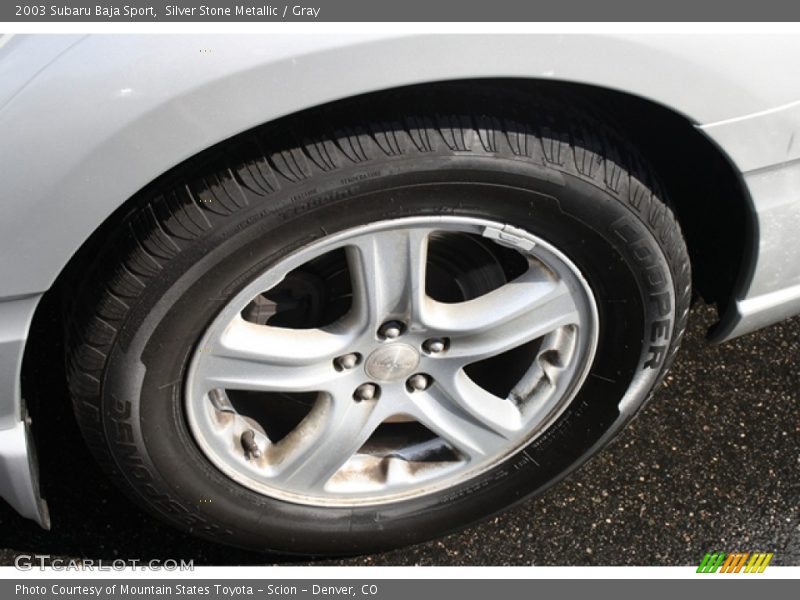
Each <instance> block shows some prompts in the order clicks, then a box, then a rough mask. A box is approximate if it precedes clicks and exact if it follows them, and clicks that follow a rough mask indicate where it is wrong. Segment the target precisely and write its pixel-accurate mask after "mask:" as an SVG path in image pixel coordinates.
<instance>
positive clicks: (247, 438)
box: [239, 429, 261, 458]
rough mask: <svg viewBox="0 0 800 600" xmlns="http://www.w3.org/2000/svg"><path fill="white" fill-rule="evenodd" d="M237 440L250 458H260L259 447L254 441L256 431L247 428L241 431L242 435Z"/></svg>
mask: <svg viewBox="0 0 800 600" xmlns="http://www.w3.org/2000/svg"><path fill="white" fill-rule="evenodd" d="M239 441H240V442H241V443H242V448H244V451H245V452H246V453H247V454H248V455H249V456H250V458H260V457H261V448H259V447H258V444H257V443H256V432H255V431H253V430H252V429H247V430H246V431H244V433H242V437H241V438H239Z"/></svg>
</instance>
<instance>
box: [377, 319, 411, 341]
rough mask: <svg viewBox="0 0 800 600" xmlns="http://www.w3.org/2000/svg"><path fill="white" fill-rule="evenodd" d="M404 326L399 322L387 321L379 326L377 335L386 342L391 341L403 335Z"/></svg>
mask: <svg viewBox="0 0 800 600" xmlns="http://www.w3.org/2000/svg"><path fill="white" fill-rule="evenodd" d="M404 329H405V326H404V325H403V324H402V323H401V322H400V321H388V322H386V323H384V324H383V325H381V328H380V329H379V330H378V335H379V336H381V337H382V338H385V339H387V340H393V339H395V338H397V337H399V336H400V334H401V333H403V330H404Z"/></svg>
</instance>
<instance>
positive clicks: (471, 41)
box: [0, 35, 800, 298]
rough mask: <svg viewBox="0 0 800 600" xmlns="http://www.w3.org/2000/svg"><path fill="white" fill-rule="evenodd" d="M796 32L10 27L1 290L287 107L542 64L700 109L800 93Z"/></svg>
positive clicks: (538, 72) (575, 78) (59, 260)
mask: <svg viewBox="0 0 800 600" xmlns="http://www.w3.org/2000/svg"><path fill="white" fill-rule="evenodd" d="M65 37H70V36H65ZM796 46H797V41H796V39H794V38H792V37H790V36H787V37H786V38H782V37H781V36H772V37H770V44H768V45H765V44H764V43H763V38H760V37H759V36H750V37H747V36H725V35H697V36H687V35H646V36H644V35H642V36H636V35H621V36H615V35H602V36H599V35H499V36H480V35H427V36H426V35H414V36H390V35H380V36H365V35H350V36H341V35H319V36H308V35H302V36H300V35H298V36H285V35H269V36H249V35H241V36H202V37H196V36H158V35H152V36H127V35H125V36H87V37H84V38H80V39H78V40H75V39H64V40H60V41H53V39H52V38H50V37H48V36H32V37H25V36H22V37H18V36H17V37H14V38H13V39H11V40H10V41H9V42H8V43H6V44H5V47H3V48H2V49H0V65H3V63H4V62H7V61H8V62H10V63H11V64H10V65H7V66H5V67H3V70H2V71H1V72H2V74H3V77H2V78H0V81H2V83H1V84H0V101H4V104H3V106H2V108H1V109H0V153H2V155H3V160H2V162H0V164H2V165H3V166H2V171H3V177H2V180H3V219H2V220H0V239H3V240H4V241H5V243H6V247H7V248H13V249H14V251H13V252H4V253H2V254H0V298H3V297H6V298H8V297H14V296H16V297H18V296H23V295H28V294H35V293H41V292H43V291H45V290H47V289H48V288H49V287H50V286H51V285H52V283H53V281H54V280H55V278H56V277H57V275H58V274H59V273H60V271H61V270H62V268H63V267H64V266H65V264H66V263H67V262H68V260H69V258H70V257H71V256H72V255H73V254H74V253H75V251H76V250H77V249H78V247H79V246H80V245H81V244H82V243H83V242H84V241H85V240H86V238H87V237H88V236H89V235H90V234H91V233H92V231H94V230H95V229H96V228H97V227H98V226H99V224H100V223H102V221H103V220H104V219H106V218H107V217H108V216H109V215H110V214H111V213H112V212H113V211H114V210H115V209H116V208H117V207H119V206H120V205H121V204H122V203H123V202H125V200H127V199H128V198H130V197H131V196H132V195H133V194H134V193H135V192H136V191H138V190H139V189H141V188H142V187H143V186H145V185H146V184H147V183H148V182H150V181H152V180H153V179H155V178H156V177H157V176H158V175H160V174H161V173H163V172H164V171H166V170H168V169H169V168H171V167H173V166H174V165H176V164H178V163H180V162H181V161H183V160H185V159H187V158H189V157H190V156H192V155H193V154H196V153H197V152H199V151H200V150H203V149H205V148H207V147H209V146H211V145H213V144H215V143H218V142H220V141H222V140H224V139H226V138H228V137H230V136H232V135H234V134H236V133H239V132H241V131H244V130H247V129H249V128H251V127H255V126H257V125H259V124H262V123H265V122H268V121H271V120H274V119H277V118H279V117H281V116H284V115H287V114H289V113H293V112H296V111H298V110H302V109H305V108H310V107H313V106H317V105H320V104H323V103H326V102H330V101H333V100H337V99H341V98H345V97H349V96H354V95H358V94H362V93H367V92H371V91H377V90H382V89H387V88H392V87H396V86H402V85H409V84H415V83H423V82H431V81H442V80H454V79H467V78H481V77H509V78H544V79H551V80H563V81H571V82H579V83H586V84H592V85H597V86H602V87H607V88H613V89H616V90H620V91H624V92H627V93H630V94H633V95H636V96H640V97H643V98H648V99H650V100H653V101H655V102H657V103H660V104H662V105H665V106H667V107H669V108H671V109H672V110H674V111H676V112H679V113H681V114H683V115H685V116H686V117H687V118H688V119H690V120H691V121H692V122H694V123H697V124H708V123H713V122H716V121H723V120H726V119H733V118H738V117H741V116H742V115H747V114H749V113H754V112H758V111H763V110H766V109H768V108H770V107H772V106H777V105H780V104H782V103H787V102H790V101H793V100H796V99H797V98H800V79H798V78H797V77H795V76H794V75H795V74H796V73H797V72H799V71H800V52H797V48H796ZM43 47H46V48H43ZM48 49H49V50H50V51H51V53H52V54H54V56H52V57H51V60H50V61H49V62H47V60H46V58H45V59H43V58H42V55H47V53H48ZM26 57H31V58H26ZM37 59H38V60H37ZM43 63H44V65H43ZM6 73H11V74H12V75H13V76H8V77H7V76H6ZM775 81H781V85H780V86H777V87H776V86H775V85H774V82H775ZM15 85H17V86H21V89H16V90H15V89H12V88H13V86H15ZM712 100H713V101H712ZM20 261H23V262H24V264H25V268H24V269H21V268H20Z"/></svg>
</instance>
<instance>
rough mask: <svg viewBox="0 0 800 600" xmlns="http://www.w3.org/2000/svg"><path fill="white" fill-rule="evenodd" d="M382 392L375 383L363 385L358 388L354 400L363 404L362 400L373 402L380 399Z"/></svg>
mask: <svg viewBox="0 0 800 600" xmlns="http://www.w3.org/2000/svg"><path fill="white" fill-rule="evenodd" d="M380 391H381V389H380V388H379V387H378V386H377V385H375V384H374V383H362V384H361V385H360V386H358V387H357V388H356V391H355V392H353V400H355V401H356V402H361V401H362V400H372V399H373V398H377V397H378V394H380Z"/></svg>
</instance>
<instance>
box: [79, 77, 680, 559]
mask: <svg viewBox="0 0 800 600" xmlns="http://www.w3.org/2000/svg"><path fill="white" fill-rule="evenodd" d="M127 209H128V210H127V212H126V213H125V214H124V215H121V216H120V217H119V219H118V222H117V223H116V233H115V235H113V236H110V237H109V239H108V241H107V243H106V247H105V248H103V249H102V251H101V252H98V253H97V258H96V260H95V262H94V264H91V265H89V268H88V269H87V274H86V278H85V281H84V284H83V286H82V291H81V293H80V294H79V295H78V296H77V297H76V299H75V304H74V306H75V309H74V315H73V321H74V324H75V326H74V327H73V328H72V330H73V332H72V337H71V340H70V349H69V364H70V369H69V373H70V388H71V392H72V396H73V398H74V401H75V406H76V414H77V416H78V420H79V422H80V424H81V426H82V428H83V430H84V432H85V434H86V439H87V442H88V443H89V445H90V446H91V447H92V449H93V451H94V453H95V454H96V456H97V457H98V459H99V460H100V462H101V463H102V464H103V465H104V466H105V467H106V469H107V470H108V471H109V473H110V474H111V475H112V476H113V477H114V478H115V479H116V480H117V481H118V482H119V484H120V485H121V486H122V487H123V488H124V489H126V490H127V491H128V492H129V493H130V494H131V495H132V496H133V497H134V498H135V499H137V500H138V501H139V502H141V503H142V504H143V505H145V506H147V507H148V508H149V509H150V510H152V511H153V512H155V513H156V514H158V515H160V516H161V517H162V518H164V519H165V520H167V521H168V522H170V523H173V524H174V525H175V526H177V527H182V528H184V529H190V530H192V531H193V532H195V533H198V534H199V535H201V536H204V537H207V538H210V539H215V540H219V541H222V542H225V543H229V544H233V545H237V546H242V547H247V548H255V549H265V550H266V549H269V550H273V551H287V552H293V553H314V554H337V553H352V552H368V551H374V550H379V549H386V548H390V547H394V546H399V545H403V544H410V543H414V542H417V541H421V540H424V539H427V538H431V537H435V536H440V535H443V534H445V533H447V532H450V531H452V530H455V529H457V528H460V527H464V526H466V525H468V524H469V523H472V522H474V521H476V520H479V519H481V518H482V517H484V516H486V515H490V514H493V513H495V512H496V511H498V510H500V509H503V508H504V507H507V506H509V505H510V504H512V503H514V502H517V501H519V500H520V499H522V498H526V497H529V496H531V495H532V494H535V493H537V492H540V491H541V490H543V489H545V488H546V487H547V486H548V485H550V484H552V483H554V482H555V481H557V480H558V479H559V478H561V477H563V476H564V475H565V474H566V473H568V472H569V471H570V470H571V469H573V468H575V467H576V466H578V465H580V464H581V463H582V462H583V461H584V460H586V459H587V458H588V456H589V455H590V453H591V452H593V451H595V450H596V449H597V447H598V446H599V443H598V442H600V441H602V440H607V439H609V437H610V434H611V433H613V432H614V431H616V430H618V429H619V428H620V427H621V426H622V425H623V424H624V423H625V422H626V421H627V420H628V419H630V417H631V416H632V415H633V414H634V413H635V411H636V410H637V409H638V408H639V407H640V406H641V405H642V404H643V403H644V402H645V400H646V399H647V398H648V397H649V395H650V394H651V393H652V390H653V389H654V387H655V386H656V385H657V384H658V382H659V381H660V379H661V377H663V375H664V372H665V370H666V369H667V368H668V366H669V364H670V362H671V360H672V358H673V357H674V354H675V351H676V350H677V346H678V342H679V340H680V337H681V334H682V331H683V328H684V326H685V322H686V314H687V310H688V303H689V294H690V284H689V282H690V272H689V262H688V258H687V254H686V248H685V245H684V242H683V239H682V237H681V232H680V229H679V227H678V225H677V224H676V222H675V219H674V217H673V215H672V212H671V210H670V209H669V205H668V199H667V198H665V197H664V194H663V192H662V191H661V189H660V186H659V185H658V180H657V177H656V175H655V174H654V173H652V172H651V171H650V170H649V168H648V167H647V162H646V160H645V158H644V157H642V156H640V155H639V154H638V153H637V152H636V150H635V149H634V148H632V147H631V146H630V145H629V144H628V143H627V142H626V141H625V140H623V139H620V138H619V137H618V136H617V135H616V134H615V133H614V131H613V129H612V128H611V127H610V126H609V125H608V124H606V123H604V122H603V120H602V119H600V118H598V117H596V116H593V115H592V114H591V112H590V110H589V109H586V108H582V107H581V106H579V105H578V104H577V102H576V101H573V100H570V99H568V98H566V97H565V98H561V97H553V96H542V97H531V96H529V95H526V96H520V97H517V96H515V95H514V94H511V93H509V94H504V95H502V97H498V96H497V95H496V94H495V93H494V92H492V93H489V92H488V91H487V90H486V89H484V88H482V87H481V86H479V85H476V86H473V87H470V88H464V90H463V93H459V94H455V95H454V94H451V93H442V94H433V93H431V94H420V93H419V90H407V91H401V92H396V93H394V94H393V95H392V96H391V97H389V96H386V97H384V98H382V99H381V101H379V102H368V101H351V102H343V103H338V104H335V105H331V106H328V107H324V108H321V109H318V110H315V111H311V112H308V113H304V114H302V115H297V116H295V117H288V118H286V119H284V120H282V121H280V122H277V123H273V124H268V125H265V126H263V127H261V128H258V129H256V130H253V131H249V132H246V133H244V134H241V135H238V136H236V137H234V138H232V139H230V140H228V141H226V142H223V143H221V144H219V145H218V146H215V147H213V148H211V149H209V150H208V151H205V152H203V153H202V154H200V155H198V156H196V157H194V158H192V159H191V160H189V161H187V162H186V163H184V164H182V165H179V166H177V167H176V168H175V169H173V170H172V171H170V172H169V173H167V174H165V175H164V176H163V177H161V178H159V180H157V181H155V182H153V183H152V184H151V185H149V186H148V187H147V188H146V189H144V190H143V191H142V192H141V193H140V194H138V195H137V196H136V197H135V198H133V199H132V200H131V201H130V203H129V205H128V207H127ZM203 499H205V500H203ZM208 499H210V501H208Z"/></svg>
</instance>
